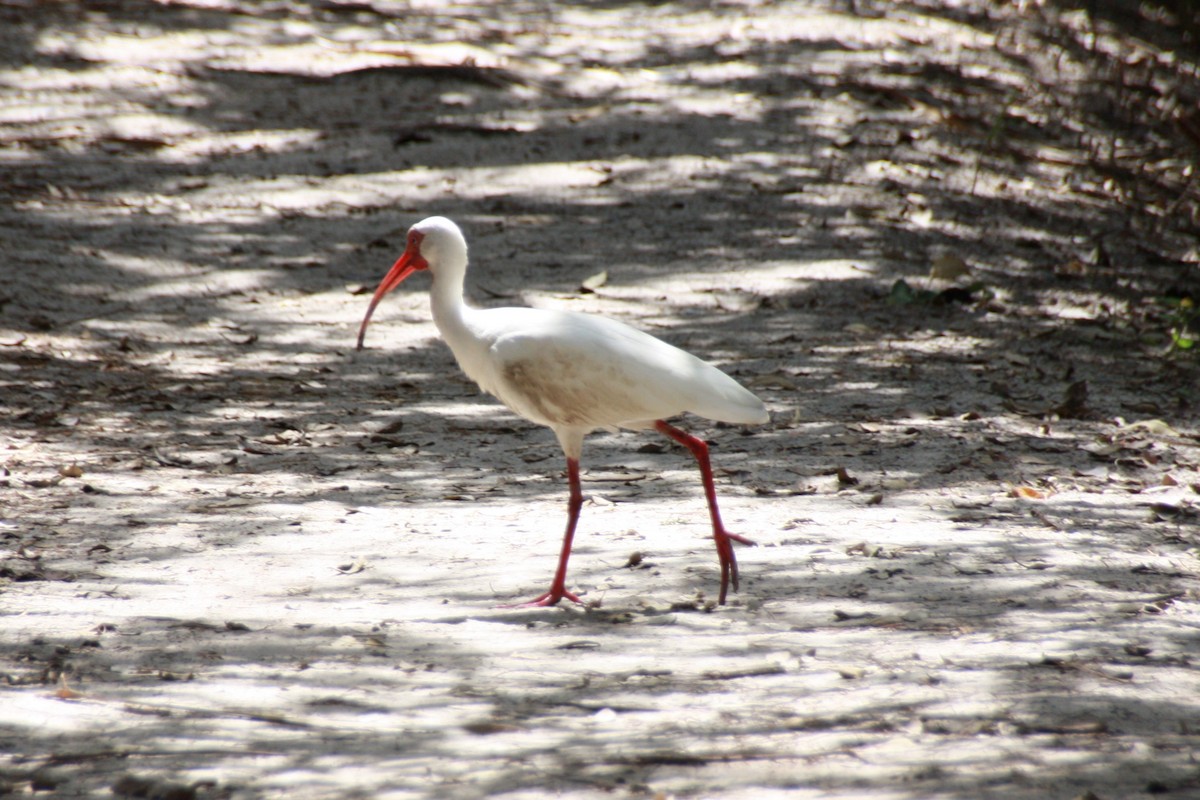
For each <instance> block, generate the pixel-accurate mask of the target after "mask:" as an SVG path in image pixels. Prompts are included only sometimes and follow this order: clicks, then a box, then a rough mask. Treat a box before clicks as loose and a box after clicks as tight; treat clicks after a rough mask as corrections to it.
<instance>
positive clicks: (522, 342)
mask: <svg viewBox="0 0 1200 800" xmlns="http://www.w3.org/2000/svg"><path fill="white" fill-rule="evenodd" d="M417 272H428V273H429V275H430V277H431V278H432V285H431V287H430V306H431V309H432V312H433V321H434V324H435V325H436V327H437V329H438V332H439V333H440V334H441V337H442V339H443V340H444V341H445V343H446V344H447V345H448V346H449V347H450V351H451V352H452V353H453V354H454V358H455V360H456V361H457V362H458V365H459V367H460V368H461V369H462V370H463V372H465V373H466V374H467V376H468V377H469V378H471V379H472V380H473V381H475V383H477V384H478V385H479V387H480V388H481V389H483V391H484V392H486V393H488V394H490V395H492V396H493V397H495V398H497V399H498V400H499V401H500V402H501V403H503V404H504V405H506V406H507V407H508V408H509V409H510V410H512V411H513V412H515V413H516V414H517V415H519V416H521V417H524V418H525V419H527V420H530V421H531V422H534V423H537V424H540V425H544V426H546V427H548V428H550V429H551V430H552V431H553V432H554V434H555V436H556V437H557V439H558V443H559V445H560V446H561V447H562V450H563V454H564V455H565V456H566V461H567V483H568V501H567V526H566V531H565V533H564V534H563V542H562V549H561V551H560V553H559V558H558V567H557V569H556V571H555V573H554V578H553V581H552V582H551V584H550V588H549V589H548V590H547V591H546V592H543V593H542V594H540V595H538V596H537V597H535V598H533V599H532V600H529V601H528V602H524V603H516V604H513V605H512V606H511V607H514V608H515V607H534V606H553V605H555V604H556V603H558V602H559V601H560V600H562V599H564V598H566V599H567V600H570V601H572V602H574V603H582V602H583V601H582V600H580V598H579V596H578V595H576V594H575V593H573V592H571V591H570V590H569V589H568V588H567V562H568V560H569V559H570V556H571V545H572V542H573V540H574V537H575V528H576V525H577V523H578V522H579V514H580V510H581V508H582V507H583V492H582V489H581V488H580V479H579V462H580V458H581V456H582V453H583V441H584V437H585V436H587V434H589V433H591V432H592V431H594V430H596V429H609V430H611V429H629V430H645V429H654V430H657V431H658V432H659V433H662V434H664V435H666V436H667V437H669V438H671V439H672V440H674V441H675V442H677V443H678V444H680V445H682V446H683V447H685V448H686V449H687V450H689V451H690V452H691V454H692V456H693V457H694V458H695V460H696V462H697V464H698V465H699V468H700V477H701V482H702V484H703V486H704V494H705V498H706V499H707V501H708V511H709V517H710V520H711V523H712V536H713V540H714V542H715V544H716V549H717V559H718V561H719V563H720V567H721V589H720V594H719V596H718V600H717V602H718V604H721V605H724V603H725V599H726V594H727V592H728V589H729V587H730V586H732V587H733V589H734V591H737V588H738V566H737V558H736V556H735V555H734V550H733V542H737V543H739V544H743V545H751V546H752V545H754V544H755V543H754V542H753V541H752V540H750V539H748V538H746V537H745V536H740V535H738V534H734V533H730V532H729V531H727V530H726V529H725V526H724V524H723V523H722V522H721V513H720V511H719V509H718V507H717V493H716V488H715V487H714V485H713V474H712V467H711V464H710V460H709V454H708V444H707V443H706V442H705V441H704V440H703V439H701V438H699V437H697V436H694V435H692V434H690V433H687V432H686V431H683V430H681V429H680V428H677V427H675V426H674V425H671V424H670V423H668V422H667V420H668V419H672V418H674V417H676V416H679V415H681V414H683V413H685V412H690V413H692V414H695V415H697V416H700V417H706V418H708V419H711V420H717V421H720V422H726V423H733V424H739V425H755V424H763V423H766V422H768V421H769V419H770V416H769V414H768V412H767V410H766V407H765V406H764V405H763V402H762V400H760V399H759V398H758V397H757V396H755V395H754V394H753V393H752V392H750V391H749V390H747V389H746V388H744V387H743V386H742V385H741V384H739V383H738V382H737V381H735V380H734V379H733V378H731V377H729V376H728V375H726V374H725V373H724V372H722V371H721V370H719V369H718V368H716V367H714V366H713V365H712V364H709V363H707V362H705V361H702V360H701V359H699V358H697V357H696V356H694V355H692V354H691V353H688V352H686V351H684V350H681V349H679V348H677V347H674V346H673V345H670V344H667V343H666V342H664V341H662V340H661V339H658V338H655V337H654V336H651V335H650V334H648V333H644V332H643V331H640V330H637V329H636V328H633V327H631V326H629V325H626V324H625V323H623V322H618V321H617V320H613V319H609V318H607V317H601V316H596V315H593V314H585V313H581V312H576V311H565V310H556V309H539V308H484V309H481V308H474V307H472V306H470V305H468V304H467V303H466V302H465V301H464V299H463V281H464V279H465V277H466V272H467V241H466V238H465V237H464V236H463V233H462V231H461V230H460V229H459V227H458V225H456V224H455V223H454V222H452V221H451V220H449V219H447V218H445V217H440V216H434V217H429V218H427V219H424V220H421V221H420V222H418V223H416V224H415V225H413V226H412V227H411V228H409V230H408V233H407V237H406V241H405V249H404V252H403V254H402V255H401V256H400V257H399V258H398V259H397V260H396V262H395V263H394V264H393V265H392V267H391V269H390V270H389V271H388V272H387V274H386V275H385V276H384V278H383V280H382V281H380V283H379V285H378V287H377V288H376V290H375V294H374V296H373V297H372V298H371V304H370V306H369V307H368V308H367V313H366V315H365V316H364V317H363V320H362V324H361V325H360V326H359V331H358V344H357V347H356V350H362V348H363V342H364V339H365V337H366V333H367V326H368V325H369V324H370V322H371V317H372V315H373V314H374V313H375V309H376V307H377V306H378V305H379V302H380V301H381V300H382V299H383V298H384V296H386V295H387V294H388V293H389V292H391V291H392V290H393V289H395V288H396V287H397V286H399V285H400V284H401V283H402V282H404V280H406V279H407V278H408V277H409V276H411V275H413V274H415V273H417Z"/></svg>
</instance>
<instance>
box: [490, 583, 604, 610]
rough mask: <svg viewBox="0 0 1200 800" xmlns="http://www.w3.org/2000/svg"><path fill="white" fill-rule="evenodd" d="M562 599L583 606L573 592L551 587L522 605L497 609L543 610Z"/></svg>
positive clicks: (508, 605) (505, 605)
mask: <svg viewBox="0 0 1200 800" xmlns="http://www.w3.org/2000/svg"><path fill="white" fill-rule="evenodd" d="M564 597H565V598H566V599H568V600H570V601H571V602H572V603H579V604H580V605H582V604H583V601H582V600H580V599H579V596H578V595H576V594H575V593H574V592H568V591H567V590H566V589H563V588H560V587H551V588H550V591H548V592H543V593H542V594H539V595H538V596H537V597H535V598H533V599H532V600H529V601H526V602H524V603H504V604H503V605H501V606H498V607H499V608H545V607H547V606H552V605H554V604H556V603H557V602H558V601H559V600H562V599H563V598H564Z"/></svg>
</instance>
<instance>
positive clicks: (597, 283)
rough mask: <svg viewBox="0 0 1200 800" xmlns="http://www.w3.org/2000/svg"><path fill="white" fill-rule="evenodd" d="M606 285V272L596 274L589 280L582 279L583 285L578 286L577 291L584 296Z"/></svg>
mask: <svg viewBox="0 0 1200 800" xmlns="http://www.w3.org/2000/svg"><path fill="white" fill-rule="evenodd" d="M606 283H608V272H607V271H606V272H597V273H596V274H595V275H593V276H591V277H590V278H586V279H584V281H583V283H582V284H580V286H579V291H581V292H583V293H584V294H591V293H592V292H595V291H596V290H597V289H599V288H600V287H601V286H603V285H604V284H606Z"/></svg>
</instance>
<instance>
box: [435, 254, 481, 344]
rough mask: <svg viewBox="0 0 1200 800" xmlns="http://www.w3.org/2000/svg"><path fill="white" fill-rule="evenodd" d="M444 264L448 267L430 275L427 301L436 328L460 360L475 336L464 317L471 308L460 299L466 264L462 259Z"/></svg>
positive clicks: (461, 297)
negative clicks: (431, 278)
mask: <svg viewBox="0 0 1200 800" xmlns="http://www.w3.org/2000/svg"><path fill="white" fill-rule="evenodd" d="M447 266H448V267H449V268H446V267H441V268H439V269H438V270H437V273H436V274H434V275H433V276H432V277H433V286H432V287H431V288H430V290H429V302H430V306H431V307H432V309H433V322H434V324H435V325H437V329H438V332H439V333H441V335H442V338H443V339H444V340H445V341H446V344H448V345H450V349H451V350H453V351H454V354H455V355H456V356H459V360H460V361H461V360H462V356H463V355H464V354H465V353H466V351H467V350H469V349H470V348H471V346H472V344H473V343H474V339H475V337H474V335H473V334H472V333H471V329H470V326H469V323H468V320H467V318H468V317H469V316H470V314H471V311H472V310H471V308H470V307H468V306H467V304H466V302H464V301H463V278H464V277H465V276H466V266H467V265H466V263H465V259H464V261H463V263H462V264H461V265H459V264H452V265H447ZM431 272H432V270H431Z"/></svg>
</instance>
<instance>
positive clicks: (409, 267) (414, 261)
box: [354, 245, 429, 350]
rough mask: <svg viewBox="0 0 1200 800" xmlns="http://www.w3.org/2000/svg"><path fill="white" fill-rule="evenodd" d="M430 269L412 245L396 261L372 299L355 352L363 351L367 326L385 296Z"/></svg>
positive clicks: (359, 332)
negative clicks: (416, 273)
mask: <svg viewBox="0 0 1200 800" xmlns="http://www.w3.org/2000/svg"><path fill="white" fill-rule="evenodd" d="M428 268H429V264H428V263H426V261H425V259H424V258H422V257H421V253H420V251H419V249H417V248H414V247H412V246H411V245H410V246H409V247H408V249H406V250H405V251H404V255H402V256H400V258H398V259H396V263H395V264H393V265H392V268H391V269H390V270H388V274H387V275H384V276H383V280H382V281H380V282H379V286H378V288H376V289H375V296H374V297H372V298H371V305H369V306H368V307H367V315H366V316H365V317H363V321H362V325H360V326H359V328H358V345H357V346H356V347H355V348H354V349H355V350H362V348H363V338H364V337H365V336H366V335H367V324H368V323H369V322H370V321H371V315H372V314H374V313H375V306H377V305H379V301H380V300H382V299H383V298H384V295H386V294H387V293H388V292H390V291H391V290H392V289H395V288H396V287H397V286H399V285H400V284H401V283H403V282H404V279H405V278H407V277H408V276H409V275H412V274H413V273H414V272H416V271H417V270H421V269H428Z"/></svg>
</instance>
